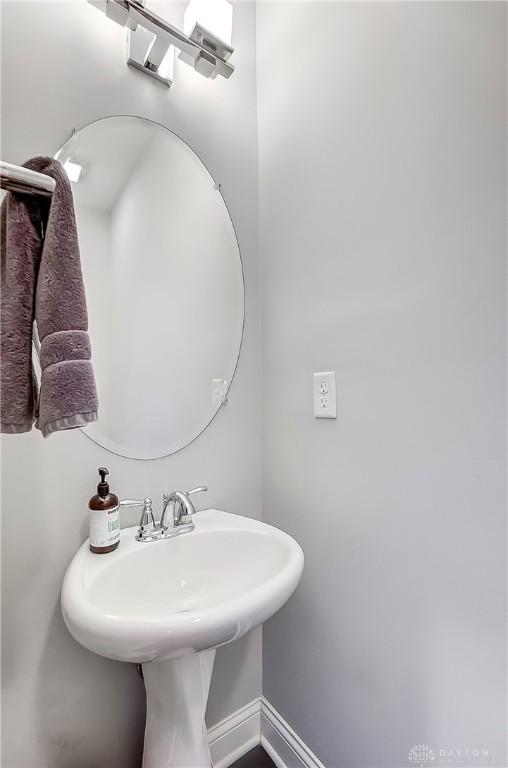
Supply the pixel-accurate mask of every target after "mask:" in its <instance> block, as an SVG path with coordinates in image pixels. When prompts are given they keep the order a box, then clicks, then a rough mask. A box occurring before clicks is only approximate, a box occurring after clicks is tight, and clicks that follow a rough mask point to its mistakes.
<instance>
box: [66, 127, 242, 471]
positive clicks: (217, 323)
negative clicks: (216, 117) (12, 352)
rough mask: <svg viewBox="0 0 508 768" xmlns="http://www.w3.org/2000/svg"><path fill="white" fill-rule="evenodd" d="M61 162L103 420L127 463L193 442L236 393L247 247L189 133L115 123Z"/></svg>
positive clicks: (100, 430)
mask: <svg viewBox="0 0 508 768" xmlns="http://www.w3.org/2000/svg"><path fill="white" fill-rule="evenodd" d="M56 157H57V158H58V159H59V160H60V162H62V163H63V164H64V167H65V168H66V170H67V173H68V175H69V177H70V178H71V181H72V182H73V184H72V186H73V193H74V204H75V209H76V220H77V226H78V236H79V243H80V250H81V262H82V267H83V275H84V280H85V287H86V295H87V303H88V315H89V330H90V338H91V342H92V353H93V363H94V368H95V375H96V380H97V388H98V394H99V420H98V421H97V422H96V423H94V424H90V425H89V426H88V427H87V428H86V430H85V434H86V435H87V436H88V437H91V438H92V440H94V441H95V442H96V443H98V444H99V445H101V446H103V447H104V448H107V449H108V450H110V451H113V452H114V453H117V454H120V455H121V456H128V457H130V458H137V459H153V458H159V457H161V456H166V455H168V454H170V453H174V452H175V451H178V450H179V449H180V448H183V447H184V446H185V445H188V443H190V442H191V441H192V440H194V438H196V437H197V436H198V435H199V434H200V433H201V432H202V431H203V430H204V429H205V428H206V427H207V425H208V424H209V423H210V422H211V421H212V419H213V417H214V416H215V414H216V413H217V411H218V410H219V408H220V406H221V404H222V403H223V402H224V401H225V397H226V394H227V390H228V389H229V386H230V384H231V380H232V378H233V375H234V372H235V369H236V365H237V362H238V355H239V352H240V345H241V341H242V333H243V319H244V284H243V273H242V263H241V258H240V251H239V248H238V242H237V239H236V236H235V231H234V228H233V224H232V221H231V218H230V216H229V213H228V210H227V208H226V205H225V203H224V200H223V198H222V195H221V192H220V189H218V187H217V186H216V185H215V183H214V180H213V179H212V177H211V176H210V174H209V173H208V171H207V169H206V168H205V166H204V165H203V163H202V162H201V160H200V159H199V158H198V157H197V155H196V154H195V153H194V152H193V151H192V150H191V149H190V147H188V146H187V144H185V142H183V141H182V140H181V139H180V138H178V136H176V135H175V134H174V133H172V132H171V131H169V130H167V129H166V128H163V127H162V126H160V125H157V124H156V123H153V122H151V121H150V120H145V119H143V118H139V117H107V118H104V119H101V120H97V121H96V122H94V123H91V124H90V125H87V126H86V127H84V128H83V129H81V130H80V131H78V132H76V133H74V135H73V136H72V138H71V139H69V141H68V142H67V143H66V144H64V146H63V147H61V149H60V150H59V151H58V153H57V154H56Z"/></svg>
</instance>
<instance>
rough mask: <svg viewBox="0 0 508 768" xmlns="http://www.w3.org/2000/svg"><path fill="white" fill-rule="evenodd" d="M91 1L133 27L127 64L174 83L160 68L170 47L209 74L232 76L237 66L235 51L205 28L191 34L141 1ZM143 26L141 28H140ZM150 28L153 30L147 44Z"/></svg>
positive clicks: (167, 83) (198, 68) (210, 75)
mask: <svg viewBox="0 0 508 768" xmlns="http://www.w3.org/2000/svg"><path fill="white" fill-rule="evenodd" d="M89 2H90V3H91V4H92V5H94V6H95V7H96V8H98V9H99V10H100V11H102V12H103V13H105V14H106V16H107V17H108V18H109V19H112V20H113V21H115V22H116V23H117V24H120V26H122V27H127V28H128V29H129V30H130V35H129V56H128V60H127V63H128V64H129V65H130V66H132V67H135V68H136V69H139V70H141V71H142V72H145V74H147V75H151V76H152V77H155V78H156V79H157V80H159V81H160V82H163V83H165V84H166V85H168V86H170V85H171V83H172V81H171V79H169V78H168V77H164V76H162V75H161V74H160V73H159V72H158V69H159V67H160V64H161V62H162V60H163V59H164V56H165V55H166V54H167V52H168V50H169V48H170V46H174V47H175V48H177V49H178V50H179V51H180V52H181V53H182V54H183V55H184V58H185V60H186V61H188V62H191V63H192V64H193V66H194V69H195V70H196V71H197V72H200V73H201V74H202V75H204V76H205V77H212V78H214V77H216V76H217V75H221V76H222V77H226V78H227V77H230V76H231V75H232V74H233V72H234V67H233V66H232V65H231V64H229V63H228V61H227V60H228V58H229V57H230V56H231V54H232V53H233V48H231V47H230V46H229V45H227V43H224V42H222V41H218V40H217V39H216V38H214V37H213V36H211V35H210V36H207V35H206V34H205V35H204V34H203V32H202V30H201V31H199V32H196V34H194V33H193V34H192V35H191V36H190V37H189V36H188V35H186V34H184V33H183V32H181V31H180V30H179V29H178V28H177V27H174V26H173V25H172V24H170V23H169V22H167V21H165V20H164V19H162V18H161V17H160V16H157V14H155V13H153V12H152V11H150V10H148V9H147V8H145V7H144V2H141V1H140V0H89ZM140 27H141V28H142V29H141V30H140V29H139V28H140ZM146 31H147V32H148V33H150V39H149V42H148V44H147V41H146Z"/></svg>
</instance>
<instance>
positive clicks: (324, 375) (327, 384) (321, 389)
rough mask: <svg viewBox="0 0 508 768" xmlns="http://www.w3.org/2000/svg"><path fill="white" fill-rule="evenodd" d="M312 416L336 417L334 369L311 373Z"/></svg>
mask: <svg viewBox="0 0 508 768" xmlns="http://www.w3.org/2000/svg"><path fill="white" fill-rule="evenodd" d="M313 378H314V388H313V398H314V416H315V417H316V419H336V418H337V391H336V388H335V371H321V372H319V373H314V374H313Z"/></svg>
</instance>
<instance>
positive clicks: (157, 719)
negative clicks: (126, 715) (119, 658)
mask: <svg viewBox="0 0 508 768" xmlns="http://www.w3.org/2000/svg"><path fill="white" fill-rule="evenodd" d="M214 660H215V649H213V650H209V651H202V652H201V653H191V654H189V655H188V656H181V657H179V658H178V659H172V660H171V661H153V662H150V663H147V664H143V675H144V678H145V688H146V728H145V747H144V752H143V768H184V767H185V768H210V765H211V761H210V749H209V747H208V734H207V732H206V725H205V710H206V702H207V700H208V692H209V690H210V680H211V677H212V669H213V662H214Z"/></svg>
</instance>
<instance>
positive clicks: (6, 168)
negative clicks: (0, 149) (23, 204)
mask: <svg viewBox="0 0 508 768" xmlns="http://www.w3.org/2000/svg"><path fill="white" fill-rule="evenodd" d="M55 184H56V182H55V180H54V179H53V178H51V176H46V174H45V173H37V171H31V170H30V169H29V168H22V167H21V166H19V165H12V163H4V162H2V161H0V188H1V189H6V190H8V191H9V192H23V193H26V194H28V195H43V196H44V197H51V195H52V194H53V191H54V189H55Z"/></svg>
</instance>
